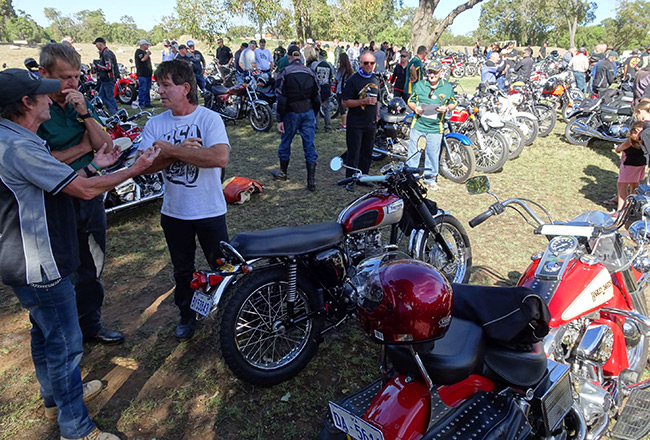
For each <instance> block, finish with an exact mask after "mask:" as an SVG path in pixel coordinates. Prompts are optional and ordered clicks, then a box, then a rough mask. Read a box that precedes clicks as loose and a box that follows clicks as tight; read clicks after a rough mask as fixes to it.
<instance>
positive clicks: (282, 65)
mask: <svg viewBox="0 0 650 440" xmlns="http://www.w3.org/2000/svg"><path fill="white" fill-rule="evenodd" d="M288 65H289V57H288V56H286V55H285V56H283V57H282V58H280V60H279V61H278V65H277V66H276V67H275V71H276V72H282V71H283V70H284V68H285V67H287V66H288Z"/></svg>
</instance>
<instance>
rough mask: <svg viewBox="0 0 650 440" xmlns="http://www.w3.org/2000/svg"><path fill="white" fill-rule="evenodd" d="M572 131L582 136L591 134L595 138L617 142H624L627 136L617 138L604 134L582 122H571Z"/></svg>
mask: <svg viewBox="0 0 650 440" xmlns="http://www.w3.org/2000/svg"><path fill="white" fill-rule="evenodd" d="M573 131H575V132H576V133H578V134H581V135H584V136H591V137H594V138H597V139H602V140H604V141H607V142H614V143H617V144H618V143H621V142H625V140H626V139H627V138H617V137H613V136H607V135H604V134H602V133H601V132H599V131H598V130H595V129H593V128H591V127H589V126H588V125H586V124H583V123H582V122H576V123H575V124H573Z"/></svg>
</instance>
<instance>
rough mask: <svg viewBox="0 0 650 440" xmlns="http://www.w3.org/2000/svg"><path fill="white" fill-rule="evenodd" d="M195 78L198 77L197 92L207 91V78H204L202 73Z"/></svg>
mask: <svg viewBox="0 0 650 440" xmlns="http://www.w3.org/2000/svg"><path fill="white" fill-rule="evenodd" d="M194 76H195V77H196V87H197V89H198V90H197V93H198V92H199V91H200V90H204V89H205V76H203V74H202V73H197V74H195V75H194Z"/></svg>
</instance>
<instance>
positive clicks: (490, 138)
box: [468, 130, 510, 173]
mask: <svg viewBox="0 0 650 440" xmlns="http://www.w3.org/2000/svg"><path fill="white" fill-rule="evenodd" d="M478 136H481V139H480V142H479V137H478ZM468 137H469V138H470V139H471V141H472V147H473V149H474V157H475V158H476V171H478V172H481V173H494V172H497V171H499V170H500V169H501V168H503V165H504V164H505V163H506V162H507V161H508V157H509V156H510V149H509V148H508V141H507V140H506V138H505V137H504V136H503V135H502V134H501V133H497V132H496V131H494V130H492V131H489V132H487V133H480V134H478V133H476V132H472V133H470V134H469V136H468Z"/></svg>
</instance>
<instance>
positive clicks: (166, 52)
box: [162, 49, 176, 61]
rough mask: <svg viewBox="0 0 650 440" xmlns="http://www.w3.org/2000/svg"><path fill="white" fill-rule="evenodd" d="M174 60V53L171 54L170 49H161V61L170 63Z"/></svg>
mask: <svg viewBox="0 0 650 440" xmlns="http://www.w3.org/2000/svg"><path fill="white" fill-rule="evenodd" d="M174 58H176V55H174V52H172V50H171V49H163V50H162V60H163V61H171V60H173V59H174Z"/></svg>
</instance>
